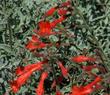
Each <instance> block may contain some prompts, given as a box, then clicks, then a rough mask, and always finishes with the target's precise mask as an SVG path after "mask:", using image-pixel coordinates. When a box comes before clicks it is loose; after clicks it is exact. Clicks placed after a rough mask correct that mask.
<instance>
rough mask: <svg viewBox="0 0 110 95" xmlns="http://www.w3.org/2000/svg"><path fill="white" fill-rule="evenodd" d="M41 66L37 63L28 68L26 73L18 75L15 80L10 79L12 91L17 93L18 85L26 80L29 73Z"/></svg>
mask: <svg viewBox="0 0 110 95" xmlns="http://www.w3.org/2000/svg"><path fill="white" fill-rule="evenodd" d="M41 67H42V65H38V66H36V67H34V68H32V69H30V70H29V71H27V72H26V73H23V74H22V75H21V76H19V77H18V78H17V79H16V80H14V81H11V82H10V85H11V88H12V91H13V92H14V93H17V92H18V91H19V89H20V87H21V86H22V85H24V84H25V83H26V81H27V80H28V78H29V77H30V76H31V74H32V73H33V72H34V71H35V70H38V69H40V68H41Z"/></svg>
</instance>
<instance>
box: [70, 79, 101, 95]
mask: <svg viewBox="0 0 110 95" xmlns="http://www.w3.org/2000/svg"><path fill="white" fill-rule="evenodd" d="M101 80H102V79H101V77H97V78H96V79H95V80H94V81H93V82H91V83H90V84H88V85H86V86H80V87H78V86H73V88H72V95H89V94H91V93H92V92H93V91H94V90H95V88H96V87H97V83H99V82H100V81H101ZM93 86H95V88H93Z"/></svg>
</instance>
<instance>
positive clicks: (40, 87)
mask: <svg viewBox="0 0 110 95" xmlns="http://www.w3.org/2000/svg"><path fill="white" fill-rule="evenodd" d="M47 76H48V73H47V72H43V73H42V75H41V78H40V82H39V84H38V87H37V89H36V94H37V95H43V94H44V80H45V79H46V78H47Z"/></svg>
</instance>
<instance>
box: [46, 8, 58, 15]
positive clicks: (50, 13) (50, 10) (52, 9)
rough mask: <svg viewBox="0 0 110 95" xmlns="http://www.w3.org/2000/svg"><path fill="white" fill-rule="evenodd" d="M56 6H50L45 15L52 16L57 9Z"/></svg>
mask: <svg viewBox="0 0 110 95" xmlns="http://www.w3.org/2000/svg"><path fill="white" fill-rule="evenodd" d="M57 8H58V6H56V7H53V8H50V9H49V10H48V11H47V12H46V13H45V16H52V15H53V14H54V12H55V11H56V10H57Z"/></svg>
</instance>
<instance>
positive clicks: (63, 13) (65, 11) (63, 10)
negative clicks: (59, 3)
mask: <svg viewBox="0 0 110 95" xmlns="http://www.w3.org/2000/svg"><path fill="white" fill-rule="evenodd" d="M67 12H68V11H67V10H65V9H64V8H59V9H58V14H59V15H66V14H67Z"/></svg>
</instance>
